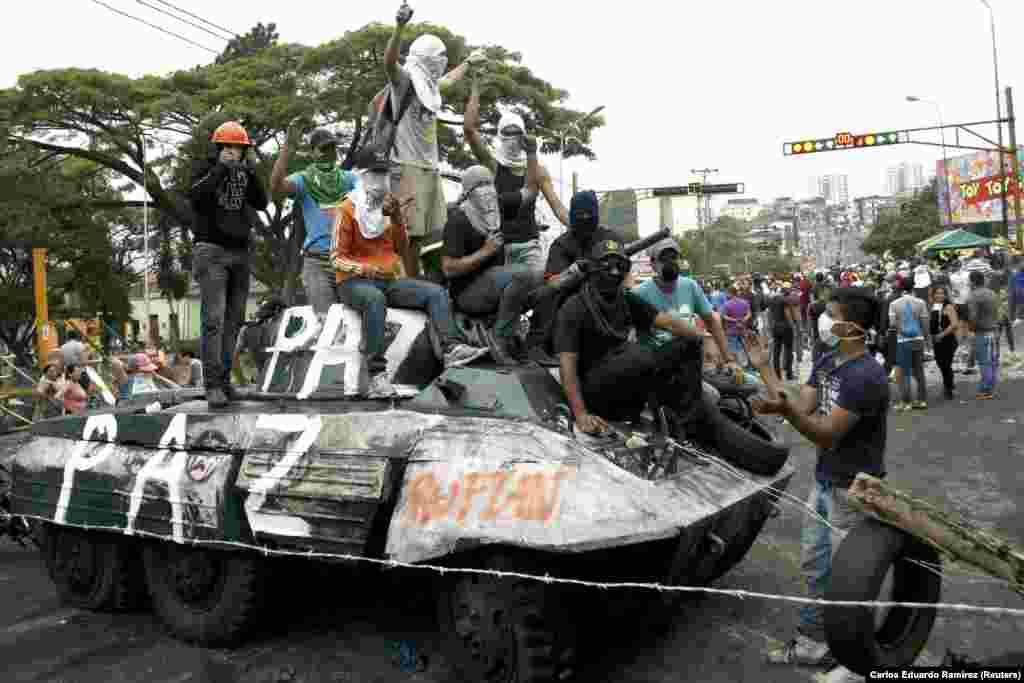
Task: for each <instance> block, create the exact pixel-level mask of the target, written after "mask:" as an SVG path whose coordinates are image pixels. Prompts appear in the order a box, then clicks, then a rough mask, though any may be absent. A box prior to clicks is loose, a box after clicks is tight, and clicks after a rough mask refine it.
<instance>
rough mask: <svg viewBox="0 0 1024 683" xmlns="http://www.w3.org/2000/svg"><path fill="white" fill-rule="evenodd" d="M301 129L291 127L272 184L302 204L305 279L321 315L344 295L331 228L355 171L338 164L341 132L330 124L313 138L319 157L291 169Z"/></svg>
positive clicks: (312, 145) (352, 186) (311, 144)
mask: <svg viewBox="0 0 1024 683" xmlns="http://www.w3.org/2000/svg"><path fill="white" fill-rule="evenodd" d="M298 132H299V131H298V129H297V128H296V127H294V126H293V127H292V128H289V129H288V140H287V142H286V143H285V145H284V147H282V148H281V155H280V156H279V157H278V158H277V161H276V162H274V170H273V171H272V172H271V174H270V190H271V191H272V192H273V193H274V194H278V195H281V194H284V195H288V196H289V197H293V198H294V199H295V201H296V202H298V203H299V204H300V205H301V206H302V220H303V222H304V223H305V225H306V239H305V240H304V241H303V242H302V284H303V286H304V287H305V288H306V296H307V298H308V300H309V303H310V305H312V306H313V310H314V311H315V312H316V314H317V316H318V317H319V318H321V319H322V318H323V317H324V316H326V315H327V312H328V311H329V310H330V308H331V305H332V304H336V303H338V302H340V301H341V299H340V297H339V294H338V283H337V281H336V278H335V273H334V268H333V266H332V265H331V230H332V229H333V226H334V220H335V218H336V216H337V212H338V206H339V205H340V204H341V201H342V200H343V199H344V198H345V195H347V194H348V193H349V192H351V191H352V190H353V189H355V174H354V173H350V172H348V171H345V170H342V168H341V167H340V166H339V165H338V138H337V137H335V135H334V134H333V133H331V132H330V131H329V130H326V129H323V128H321V129H318V130H315V131H313V134H312V135H311V136H310V139H309V147H310V151H311V152H312V153H313V162H312V163H310V164H309V166H307V167H306V168H305V169H304V170H303V171H300V172H299V173H293V174H291V175H286V174H287V173H288V160H289V158H290V157H291V153H292V149H293V148H294V147H296V146H297V145H298V142H299V135H298Z"/></svg>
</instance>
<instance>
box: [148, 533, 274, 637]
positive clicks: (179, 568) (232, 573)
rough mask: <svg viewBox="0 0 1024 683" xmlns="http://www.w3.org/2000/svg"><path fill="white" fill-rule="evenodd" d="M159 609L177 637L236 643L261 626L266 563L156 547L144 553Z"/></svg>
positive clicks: (242, 556)
mask: <svg viewBox="0 0 1024 683" xmlns="http://www.w3.org/2000/svg"><path fill="white" fill-rule="evenodd" d="M142 558H143V564H144V566H145V573H146V585H147V587H148V588H149V595H150V597H151V598H152V601H153V609H154V610H155V611H156V613H157V614H158V615H159V616H160V618H161V619H162V620H163V621H164V623H165V624H166V625H167V627H168V628H169V629H170V630H171V632H172V633H174V635H176V636H178V637H179V638H182V639H184V640H187V641H190V642H195V643H199V644H202V645H225V646H230V645H235V644H237V643H238V642H239V640H240V639H241V638H242V637H243V636H244V635H245V634H246V632H247V631H248V630H249V628H250V627H251V626H252V625H253V623H254V622H255V619H256V617H257V615H258V613H259V611H260V607H261V606H262V602H263V597H264V590H263V586H264V577H265V567H264V560H263V559H262V558H260V557H258V556H256V555H253V554H251V553H245V552H225V551H217V550H209V549H206V548H195V547H183V546H180V545H177V544H174V543H169V542H168V543H161V542H156V543H151V544H149V545H147V546H146V548H145V549H144V551H143V554H142Z"/></svg>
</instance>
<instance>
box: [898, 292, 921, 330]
mask: <svg viewBox="0 0 1024 683" xmlns="http://www.w3.org/2000/svg"><path fill="white" fill-rule="evenodd" d="M900 322H901V328H900V335H901V336H902V337H903V338H904V339H914V338H916V337H920V336H923V333H922V332H921V323H920V322H918V320H917V318H915V317H914V309H913V307H912V306H911V305H910V302H909V301H905V302H903V319H902V320H901V321H900Z"/></svg>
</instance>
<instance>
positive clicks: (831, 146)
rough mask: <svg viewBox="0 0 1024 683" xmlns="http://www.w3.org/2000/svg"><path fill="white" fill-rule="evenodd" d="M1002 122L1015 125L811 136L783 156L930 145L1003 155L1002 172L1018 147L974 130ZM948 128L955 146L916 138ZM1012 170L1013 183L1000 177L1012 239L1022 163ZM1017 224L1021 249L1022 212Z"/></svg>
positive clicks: (785, 146)
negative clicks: (971, 140)
mask: <svg viewBox="0 0 1024 683" xmlns="http://www.w3.org/2000/svg"><path fill="white" fill-rule="evenodd" d="M1006 90H1007V105H1008V106H1007V109H1009V108H1010V106H1011V105H1012V96H1011V91H1010V88H1007V89H1006ZM1002 123H1010V124H1011V127H1012V125H1013V124H1012V122H1011V119H1010V118H1009V117H1008V118H1006V119H1002V118H1000V119H994V120H990V121H972V122H969V123H952V124H946V125H940V126H924V127H921V128H902V129H896V130H884V131H878V132H872V133H863V134H856V135H855V134H853V133H849V132H841V133H837V134H836V135H834V136H833V137H831V138H812V137H808V138H804V139H801V140H796V141H793V142H785V143H783V145H782V154H783V156H803V155H805V154H817V153H819V152H839V151H845V150H851V149H864V148H869V147H887V146H889V145H899V144H911V145H926V146H931V147H953V148H955V149H969V150H974V151H978V152H997V153H998V154H999V158H1000V169H1003V168H1005V165H1004V162H1003V159H1004V155H1005V154H1006V153H1007V152H1011V153H1013V154H1016V149H1015V146H1014V145H1013V143H1012V142H1011V145H1010V146H1011V148H1012V149H1007V148H1005V147H1004V146H1003V145H1002V141H1001V140H1000V141H998V142H997V141H993V140H990V139H989V138H987V137H985V136H984V135H982V134H981V133H978V132H977V131H975V130H972V127H975V126H984V125H992V124H995V125H997V126H1001V124H1002ZM947 129H951V130H953V131H954V132H955V133H956V138H955V143H954V144H952V145H949V144H942V143H937V142H929V141H926V140H918V139H914V138H915V136H914V133H921V132H924V131H945V130H947ZM1000 129H1001V127H1000ZM960 131H963V132H964V133H967V134H969V135H972V136H974V137H976V138H978V139H979V140H981V141H982V142H984V143H986V144H988V145H990V146H989V147H980V146H977V145H966V144H961V142H960ZM1014 137H1015V136H1014ZM1012 169H1014V179H1013V180H1011V179H1010V178H1009V177H1007V175H1006V172H1005V171H1004V170H1000V174H1001V175H1000V176H999V186H1000V188H1001V189H1000V190H999V191H998V194H999V196H1000V198H1001V199H1002V202H1003V204H1002V206H1003V234H1004V235H1006V236H1009V220H1008V217H1007V213H1008V212H1007V204H1006V190H1007V188H1008V187H1009V184H1010V183H1011V182H1014V183H1015V184H1018V185H1020V184H1021V180H1020V179H1021V172H1020V167H1019V164H1018V162H1017V159H1016V158H1015V159H1014V161H1013V164H1012ZM943 172H944V173H948V170H947V169H946V168H943ZM1020 191H1022V190H1021V188H1020V187H1018V188H1017V190H1016V191H1015V194H1016V195H1017V196H1018V198H1017V199H1016V200H1015V203H1014V205H1015V207H1016V206H1018V205H1019V203H1020V201H1019V194H1020ZM947 194H948V191H947ZM1017 223H1018V230H1017V244H1018V247H1020V248H1024V239H1022V237H1024V220H1022V216H1021V215H1020V213H1019V212H1018V213H1017Z"/></svg>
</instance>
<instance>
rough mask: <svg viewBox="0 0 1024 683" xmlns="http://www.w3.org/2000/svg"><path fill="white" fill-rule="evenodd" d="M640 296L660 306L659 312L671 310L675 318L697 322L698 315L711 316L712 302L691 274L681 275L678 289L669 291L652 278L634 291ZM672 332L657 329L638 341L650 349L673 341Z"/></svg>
mask: <svg viewBox="0 0 1024 683" xmlns="http://www.w3.org/2000/svg"><path fill="white" fill-rule="evenodd" d="M631 291H632V292H633V293H634V294H636V295H637V296H638V297H640V298H641V299H643V300H644V301H646V302H647V303H649V304H651V305H652V306H654V307H655V308H656V309H658V312H659V313H670V314H671V315H672V316H673V317H675V318H678V319H680V320H683V321H685V322H688V323H691V324H693V325H696V324H697V318H698V317H700V318H703V317H704V316H707V315H711V313H712V311H713V309H712V308H711V302H710V301H708V298H707V297H706V296H705V295H704V290H702V289H701V288H700V285H698V284H697V283H696V282H694V281H693V280H691V279H690V278H688V277H680V278H679V279H678V280H677V281H676V288H675V289H674V290H673V291H672V292H671V293H669V294H666V293H665V292H663V291H662V290H661V288H659V287H658V283H657V282H656V281H655V280H653V279H651V280H647V281H646V282H643V283H642V284H640V285H638V286H637V287H634V288H633V289H632V290H631ZM672 338H673V337H672V333H671V332H669V331H668V330H661V329H658V328H654V329H653V330H652V332H651V333H650V334H644V335H641V336H640V337H639V338H638V339H637V341H638V342H640V343H641V344H643V345H645V346H648V347H650V348H658V347H660V346H662V345H664V344H667V343H668V342H670V341H672Z"/></svg>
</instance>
